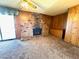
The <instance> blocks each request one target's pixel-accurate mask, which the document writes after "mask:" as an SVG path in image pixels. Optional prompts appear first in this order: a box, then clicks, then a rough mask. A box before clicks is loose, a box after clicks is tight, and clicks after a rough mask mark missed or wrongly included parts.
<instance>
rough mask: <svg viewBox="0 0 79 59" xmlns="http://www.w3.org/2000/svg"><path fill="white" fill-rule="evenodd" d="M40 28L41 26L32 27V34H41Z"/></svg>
mask: <svg viewBox="0 0 79 59" xmlns="http://www.w3.org/2000/svg"><path fill="white" fill-rule="evenodd" d="M41 33H42V29H41V28H34V29H33V35H41Z"/></svg>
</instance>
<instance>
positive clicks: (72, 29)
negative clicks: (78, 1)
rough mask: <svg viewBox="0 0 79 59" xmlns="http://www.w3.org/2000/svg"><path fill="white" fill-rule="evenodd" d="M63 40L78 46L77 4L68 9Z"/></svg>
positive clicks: (78, 22) (78, 17) (78, 11)
mask: <svg viewBox="0 0 79 59" xmlns="http://www.w3.org/2000/svg"><path fill="white" fill-rule="evenodd" d="M65 41H66V42H70V43H72V44H74V45H77V46H79V5H78V6H75V7H72V8H70V9H69V12H68V20H67V27H66V35H65Z"/></svg>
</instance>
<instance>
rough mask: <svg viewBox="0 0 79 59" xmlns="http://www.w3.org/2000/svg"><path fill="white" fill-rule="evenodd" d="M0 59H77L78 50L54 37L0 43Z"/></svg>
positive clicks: (78, 57)
mask: <svg viewBox="0 0 79 59" xmlns="http://www.w3.org/2000/svg"><path fill="white" fill-rule="evenodd" d="M0 59H79V48H78V47H75V46H73V45H71V44H67V43H65V42H63V41H62V40H57V38H55V37H51V36H49V37H42V36H39V37H34V38H32V39H31V40H27V41H20V40H10V41H4V42H0Z"/></svg>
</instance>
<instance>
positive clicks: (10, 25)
mask: <svg viewBox="0 0 79 59" xmlns="http://www.w3.org/2000/svg"><path fill="white" fill-rule="evenodd" d="M14 38H16V34H15V22H14V15H2V14H0V40H9V39H14Z"/></svg>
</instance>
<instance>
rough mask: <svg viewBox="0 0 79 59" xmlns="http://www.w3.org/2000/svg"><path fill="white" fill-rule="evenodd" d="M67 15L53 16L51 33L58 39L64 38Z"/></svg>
mask: <svg viewBox="0 0 79 59" xmlns="http://www.w3.org/2000/svg"><path fill="white" fill-rule="evenodd" d="M66 21H67V13H64V14H61V15H57V16H53V17H52V20H51V25H50V33H51V34H52V35H54V36H56V37H58V38H62V35H63V30H65V29H66Z"/></svg>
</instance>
